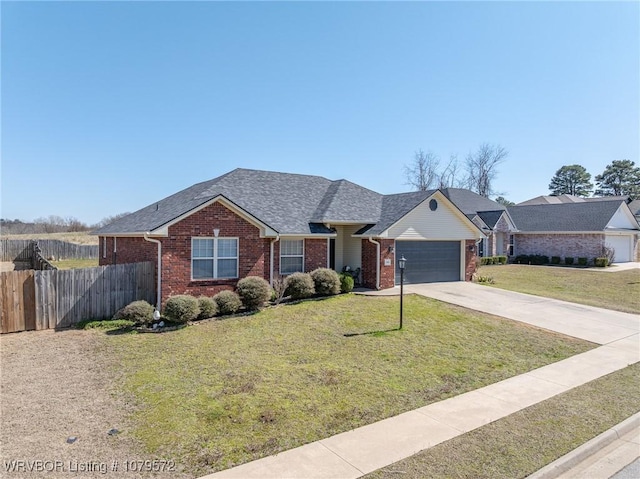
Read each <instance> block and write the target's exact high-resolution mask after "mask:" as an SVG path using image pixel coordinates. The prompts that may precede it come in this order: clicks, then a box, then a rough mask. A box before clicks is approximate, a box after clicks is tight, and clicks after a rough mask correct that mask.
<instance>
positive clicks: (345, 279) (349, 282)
mask: <svg viewBox="0 0 640 479" xmlns="http://www.w3.org/2000/svg"><path fill="white" fill-rule="evenodd" d="M353 285H354V281H353V276H351V275H350V274H347V273H342V274H340V291H341V292H342V293H350V292H351V291H353Z"/></svg>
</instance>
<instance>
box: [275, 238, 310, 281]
mask: <svg viewBox="0 0 640 479" xmlns="http://www.w3.org/2000/svg"><path fill="white" fill-rule="evenodd" d="M284 241H302V254H301V255H299V254H282V243H283V242H284ZM300 257H302V272H304V238H280V260H279V261H278V263H279V264H278V269H279V270H280V275H281V276H288V275H290V274H293V273H283V272H282V258H300Z"/></svg>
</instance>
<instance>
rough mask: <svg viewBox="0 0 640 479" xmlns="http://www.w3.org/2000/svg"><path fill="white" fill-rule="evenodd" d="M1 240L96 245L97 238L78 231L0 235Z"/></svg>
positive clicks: (87, 232)
mask: <svg viewBox="0 0 640 479" xmlns="http://www.w3.org/2000/svg"><path fill="white" fill-rule="evenodd" d="M2 239H22V240H30V239H57V240H60V241H66V242H68V243H77V244H93V245H96V244H98V237H97V236H94V235H90V234H89V231H78V232H73V233H27V234H14V235H2Z"/></svg>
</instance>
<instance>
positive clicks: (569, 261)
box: [564, 256, 573, 265]
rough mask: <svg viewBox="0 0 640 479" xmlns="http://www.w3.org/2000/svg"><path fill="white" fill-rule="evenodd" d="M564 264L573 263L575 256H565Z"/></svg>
mask: <svg viewBox="0 0 640 479" xmlns="http://www.w3.org/2000/svg"><path fill="white" fill-rule="evenodd" d="M564 264H566V265H570V264H573V257H571V256H567V257H565V259H564Z"/></svg>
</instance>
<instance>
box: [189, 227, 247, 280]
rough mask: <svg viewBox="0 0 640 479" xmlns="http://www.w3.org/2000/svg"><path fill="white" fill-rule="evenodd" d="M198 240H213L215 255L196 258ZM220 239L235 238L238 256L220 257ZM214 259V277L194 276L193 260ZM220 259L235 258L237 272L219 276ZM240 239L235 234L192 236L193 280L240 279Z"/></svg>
mask: <svg viewBox="0 0 640 479" xmlns="http://www.w3.org/2000/svg"><path fill="white" fill-rule="evenodd" d="M197 240H213V257H206V258H194V257H193V244H194V242H195V241H197ZM218 240H235V241H236V256H234V257H233V258H232V257H224V258H219V257H218ZM207 259H208V260H212V261H213V277H212V278H194V277H193V262H194V260H207ZM219 259H235V260H236V274H235V276H233V277H224V278H219V277H218V260H219ZM239 268H240V239H239V238H237V237H233V236H225V237H222V236H220V237H218V238H216V237H215V236H192V237H191V281H217V280H225V279H238V277H239V275H240V273H239Z"/></svg>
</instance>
